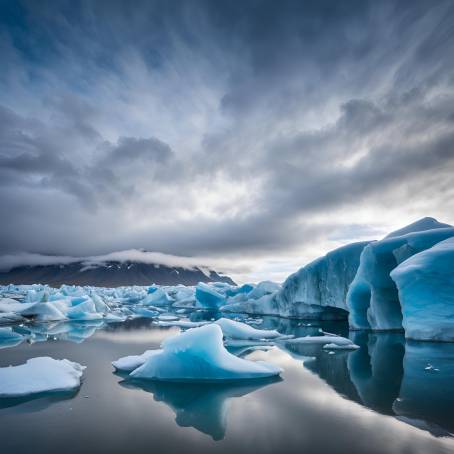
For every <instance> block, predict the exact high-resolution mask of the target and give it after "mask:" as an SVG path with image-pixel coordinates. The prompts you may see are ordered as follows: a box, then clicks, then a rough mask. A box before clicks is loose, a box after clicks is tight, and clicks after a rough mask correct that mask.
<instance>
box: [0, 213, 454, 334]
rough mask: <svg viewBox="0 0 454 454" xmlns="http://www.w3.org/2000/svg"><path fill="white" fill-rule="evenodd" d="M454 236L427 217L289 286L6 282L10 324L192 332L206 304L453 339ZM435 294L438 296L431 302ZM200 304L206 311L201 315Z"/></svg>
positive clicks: (3, 301) (0, 312) (0, 320)
mask: <svg viewBox="0 0 454 454" xmlns="http://www.w3.org/2000/svg"><path fill="white" fill-rule="evenodd" d="M451 237H454V228H452V227H449V226H447V224H442V223H439V222H438V221H436V220H435V219H433V218H424V219H422V220H420V221H417V222H415V223H413V224H411V225H409V226H407V227H404V228H403V229H400V230H396V231H395V232H392V233H390V234H389V235H388V236H387V237H385V238H384V239H382V240H379V241H372V242H361V243H353V244H349V245H347V246H344V247H341V248H338V249H336V250H333V251H331V252H329V253H328V254H326V255H325V256H324V257H321V258H319V259H317V260H314V261H313V262H312V263H309V264H308V265H306V266H304V267H303V268H301V269H300V270H298V271H297V272H296V273H294V274H292V275H291V276H289V277H288V278H287V279H286V281H285V282H284V283H283V285H282V286H280V285H279V284H277V283H273V282H270V281H263V282H260V283H258V284H244V285H241V286H234V285H229V284H226V283H209V284H206V283H199V284H198V285H197V286H196V287H185V286H183V285H177V286H157V285H152V286H145V287H141V286H130V287H119V288H97V287H90V286H85V287H79V286H68V285H62V286H61V287H60V288H59V289H54V288H51V287H49V286H47V285H40V284H34V285H19V286H15V285H9V286H0V325H6V324H10V323H17V322H25V323H27V322H28V321H29V320H31V321H37V322H46V323H48V322H54V321H71V322H80V321H93V322H95V321H101V322H102V321H106V322H109V321H112V322H114V321H122V320H126V319H127V318H130V319H131V318H138V317H142V318H151V319H153V320H154V322H155V323H156V321H159V322H162V323H160V324H161V326H170V325H171V324H172V325H174V326H180V328H182V329H188V328H192V327H196V326H198V325H200V323H199V322H200V321H202V319H203V318H206V317H207V315H206V311H211V312H212V317H213V320H214V318H217V317H218V316H219V315H218V314H219V312H221V313H237V314H239V313H243V314H254V315H277V316H281V317H286V318H299V319H316V320H333V319H334V320H337V319H345V318H346V317H347V315H348V317H349V324H350V327H351V328H352V329H372V330H397V329H402V327H403V328H404V329H405V331H406V332H407V336H408V337H412V338H416V339H426V340H453V338H454V334H453V333H452V328H451V327H450V325H451V317H452V312H453V311H451V309H450V307H451V306H452V305H453V304H452V299H451V298H452V295H453V293H454V292H453V291H452V290H451V289H452V280H451V275H452V272H451V271H450V270H451V269H452V267H449V266H448V264H449V263H450V259H449V258H446V259H444V258H443V257H445V255H446V254H448V255H447V257H449V253H448V252H447V251H445V250H444V249H443V252H442V251H441V250H439V249H438V247H437V246H436V245H437V244H439V243H441V242H442V241H445V240H446V241H447V240H448V239H449V238H451ZM447 244H449V243H447ZM440 247H442V246H440ZM432 249H433V251H432ZM429 250H431V252H427V254H425V253H424V254H423V252H424V251H429ZM421 254H422V255H421ZM429 256H430V260H429ZM416 257H417V258H416ZM423 259H424V263H423V262H422V260H423ZM416 264H417V270H416V268H415V266H416ZM410 265H411V266H410ZM429 267H433V268H431V269H430V270H429ZM416 276H417V278H416ZM428 295H434V296H436V298H435V297H434V298H432V299H431V300H430V304H429V303H428ZM435 300H436V301H435ZM422 306H424V307H422ZM177 308H179V309H177ZM199 309H202V310H203V312H204V314H205V315H204V316H201V317H199V316H198V315H197V310H199ZM194 310H195V312H193V314H192V315H191V317H190V320H181V321H179V315H180V314H181V316H182V317H184V315H186V316H187V314H188V313H189V312H192V311H194ZM432 312H433V316H432V315H431V314H432ZM175 313H177V315H178V316H175V315H174V314H175ZM200 313H201V311H200ZM169 317H171V318H169ZM423 319H424V320H423ZM173 322H175V323H173ZM176 322H178V323H176ZM226 323H229V322H226ZM248 323H250V324H253V323H254V321H252V320H249V321H248ZM423 325H424V326H423ZM224 330H225V329H224ZM259 331H260V330H259ZM224 334H225V333H224ZM269 335H270V334H269V332H268V334H267V336H269ZM226 337H228V336H226ZM37 339H38V337H36V338H35V340H37ZM230 339H231V338H230ZM237 340H239V339H237Z"/></svg>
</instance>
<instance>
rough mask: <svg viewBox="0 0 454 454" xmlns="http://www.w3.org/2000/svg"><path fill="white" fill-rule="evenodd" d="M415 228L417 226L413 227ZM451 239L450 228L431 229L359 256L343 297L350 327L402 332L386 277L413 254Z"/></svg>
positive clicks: (393, 288) (395, 293)
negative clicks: (354, 271) (357, 263)
mask: <svg viewBox="0 0 454 454" xmlns="http://www.w3.org/2000/svg"><path fill="white" fill-rule="evenodd" d="M415 225H416V226H417V227H418V225H417V223H416V224H415ZM452 236H454V228H435V229H433V230H426V231H423V232H413V233H407V234H405V235H403V236H392V237H390V238H385V239H383V240H380V241H375V242H372V243H370V244H369V245H368V246H366V247H365V248H364V250H363V252H362V254H361V259H360V265H359V267H358V271H357V273H356V276H355V279H354V280H353V282H352V283H351V285H350V288H349V291H348V294H347V305H348V307H349V309H350V315H349V321H350V326H351V327H352V328H355V329H368V328H372V329H376V330H390V329H401V328H402V311H401V306H400V301H399V295H398V291H397V287H396V284H395V283H394V281H393V280H392V278H391V276H390V273H391V271H392V270H393V269H394V268H396V267H397V266H398V265H399V264H400V263H402V262H404V261H405V260H407V259H409V258H410V257H411V256H413V255H414V254H417V253H418V252H421V251H424V250H426V249H429V248H431V247H432V246H434V245H435V244H437V243H439V242H440V241H443V240H445V239H447V238H450V237H452Z"/></svg>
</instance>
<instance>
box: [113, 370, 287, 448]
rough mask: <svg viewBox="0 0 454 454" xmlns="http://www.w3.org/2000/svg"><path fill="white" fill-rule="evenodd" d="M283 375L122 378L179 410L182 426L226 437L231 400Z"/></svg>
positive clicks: (277, 379) (158, 400)
mask: <svg viewBox="0 0 454 454" xmlns="http://www.w3.org/2000/svg"><path fill="white" fill-rule="evenodd" d="M279 381H281V379H280V378H279V377H271V378H266V379H257V380H245V381H241V382H231V383H175V382H173V383H172V382H158V381H154V382H148V381H147V382H145V381H131V380H128V381H122V382H120V384H121V385H122V386H124V387H126V388H141V389H142V390H144V391H146V392H149V393H151V394H153V397H154V399H155V400H156V401H157V402H164V403H165V404H166V405H168V406H169V407H170V408H171V409H172V410H173V411H174V413H175V416H176V417H175V422H176V423H177V424H178V425H179V426H181V427H194V428H195V429H197V430H198V431H200V432H203V433H205V434H207V435H210V436H211V437H212V438H213V439H214V440H222V439H223V438H224V436H225V432H226V428H227V416H228V410H229V401H230V399H232V398H235V397H242V396H245V395H246V394H249V393H252V392H254V391H256V390H258V389H260V388H262V387H264V386H267V385H269V384H271V383H276V382H279Z"/></svg>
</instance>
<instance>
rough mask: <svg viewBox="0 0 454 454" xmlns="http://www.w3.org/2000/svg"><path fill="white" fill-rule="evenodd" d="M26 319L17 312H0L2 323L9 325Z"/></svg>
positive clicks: (0, 322) (0, 321)
mask: <svg viewBox="0 0 454 454" xmlns="http://www.w3.org/2000/svg"><path fill="white" fill-rule="evenodd" d="M22 321H25V319H24V318H23V317H22V316H21V315H19V314H16V313H15V312H0V325H9V324H11V323H20V322H22Z"/></svg>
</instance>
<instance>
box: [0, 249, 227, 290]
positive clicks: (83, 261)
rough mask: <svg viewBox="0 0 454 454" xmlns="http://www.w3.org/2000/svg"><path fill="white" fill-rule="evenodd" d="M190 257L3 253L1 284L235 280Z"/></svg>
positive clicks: (134, 253)
mask: <svg viewBox="0 0 454 454" xmlns="http://www.w3.org/2000/svg"><path fill="white" fill-rule="evenodd" d="M190 260H191V259H189V258H186V257H174V256H168V255H165V254H157V253H150V252H145V251H137V250H133V251H122V252H116V253H112V254H107V255H105V256H96V257H87V258H74V257H64V256H46V255H38V254H20V255H17V256H3V257H2V258H0V285H7V284H17V285H19V284H36V283H40V284H48V285H50V286H52V287H59V286H60V285H62V284H68V285H91V286H97V287H121V286H127V285H151V284H158V285H177V284H184V285H196V284H197V283H199V282H215V281H218V282H227V283H229V284H234V282H233V280H232V279H230V277H228V276H226V275H223V274H219V273H218V272H216V271H214V270H213V269H210V268H208V267H205V266H201V265H195V264H193V263H191V262H190Z"/></svg>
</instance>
